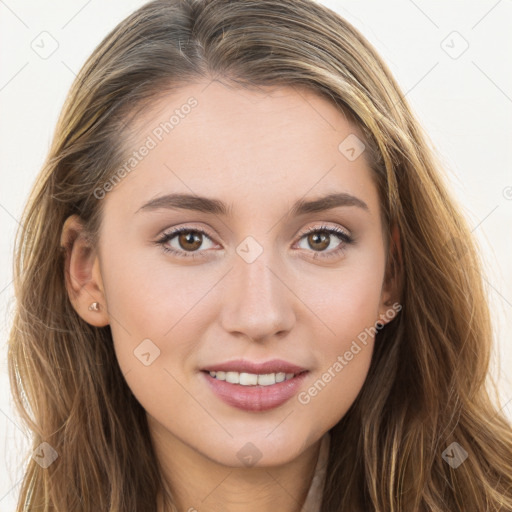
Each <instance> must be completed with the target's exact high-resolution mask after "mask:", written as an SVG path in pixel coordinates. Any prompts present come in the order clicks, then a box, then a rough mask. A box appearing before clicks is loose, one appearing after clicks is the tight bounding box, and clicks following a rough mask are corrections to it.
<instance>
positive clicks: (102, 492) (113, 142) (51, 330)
mask: <svg viewBox="0 0 512 512" xmlns="http://www.w3.org/2000/svg"><path fill="white" fill-rule="evenodd" d="M204 78H206V79H210V80H213V79H217V80H222V81H224V82H225V83H229V84H231V85H234V86H235V87H248V88H249V87H264V86H279V85H283V86H284V85H288V86H297V90H300V88H301V87H306V88H308V89H309V90H311V91H314V92H315V93H317V94H319V95H322V96H323V97H324V98H327V99H328V100H329V101H331V102H333V104H334V105H336V107H337V108H339V109H340V110H341V111H343V112H344V113H345V114H346V115H347V116H349V117H350V119H351V120H352V121H353V122H354V123H357V125H358V126H360V128H361V129H362V131H363V133H364V134H365V138H366V140H365V144H366V152H365V156H366V158H368V161H369V162H370V163H371V167H372V169H373V171H374V176H375V178H376V183H377V184H378V187H379V193H380V197H381V203H382V211H383V218H384V224H385V229H387V232H388V233H391V230H392V228H393V227H394V226H396V229H397V230H398V232H399V234H400V241H401V254H400V259H397V257H393V255H394V254H396V251H395V250H393V244H390V251H392V254H390V256H391V258H390V261H391V262H392V264H393V268H394V271H396V272H398V271H399V272H400V274H401V279H402V290H401V297H400V303H401V304H402V305H403V309H402V311H401V312H400V314H399V315H398V316H397V318H395V319H394V320H393V321H392V322H390V323H389V324H387V325H386V326H385V327H384V328H383V329H382V330H381V331H380V332H379V333H378V334H377V337H376V342H375V349H374V353H373V358H372V363H371V367H370V370H369V374H368V377H367V379H366V381H365V384H364V386H363V388H362V390H361V393H360V394H359V395H358V397H357V399H356V401H355V402H354V403H353V405H352V407H351V408H350V409H349V411H348V412H347V413H346V415H345V416H344V417H343V418H342V419H341V420H340V422H339V423H338V424H337V425H336V426H335V427H333V428H332V429H331V436H332V437H331V448H330V453H329V460H328V467H327V478H326V482H325V488H324V492H323V501H322V505H321V510H322V511H323V512H331V511H332V512H343V511H344V512H346V511H350V512H369V511H382V512H385V511H386V512H387V511H390V512H413V511H427V510H428V511H433V512H434V511H435V512H441V511H443V512H445V511H448V510H450V511H455V510H457V511H462V510H463V511H467V512H470V511H471V512H472V511H478V512H483V511H497V510H501V511H511V510H512V429H511V426H510V424H509V423H508V422H507V420H506V418H505V417H504V416H503V415H502V413H501V412H499V409H500V406H499V404H498V401H499V398H498V393H497V391H496V385H495V383H494V382H492V380H491V377H490V375H489V374H488V373H489V372H488V370H489V360H490V350H491V344H492V329H491V323H490V315H489V309H488V303H487V298H486V292H485V289H484V287H483V284H482V270H481V268H482V265H481V262H480V259H479V254H478V252H477V248H476V247H475V242H474V240H473V238H472V235H471V233H470V230H469V229H468V226H467V224H466V221H465V219H464V218H463V216H462V215H461V213H460V208H459V207H458V206H457V205H456V204H455V203H454V201H453V199H452V198H451V197H450V195H449V193H448V192H447V189H446V186H445V184H444V181H443V178H442V177H441V170H442V169H441V164H440V162H439V160H438V158H437V157H436V155H435V152H434V151H433V149H431V145H430V143H429V142H428V139H427V137H426V135H425V134H424V133H423V131H422V129H421V127H420V125H419V123H418V122H417V121H416V119H415V118H414V116H413V114H412V112H411V110H410V107H409V106H408V104H407V101H406V99H405V98H404V96H403V93H402V92H401V91H400V89H399V87H398V85H397V83H396V82H395V80H394V79H393V77H392V76H391V73H390V71H389V69H388V67H387V66H386V64H385V63H384V62H383V61H382V60H381V58H380V57H379V55H378V54H377V53H376V51H375V50H374V48H373V47H372V46H371V45H370V44H369V43H368V41H367V40H366V39H365V38H364V37H363V36H362V35H361V34H360V33H359V32H358V31H357V30H356V29H355V28H354V27H353V26H351V25H350V24H349V23H348V22H347V21H345V20H344V19H343V18H341V17H340V16H339V15H337V14H336V13H334V12H332V11H331V10H329V9H328V8H326V7H324V6H322V5H320V4H317V3H315V2H314V1H310V0H279V1H277V0H258V1H253V0H231V1H229V0H197V1H194V0H156V1H153V2H150V3H148V4H146V5H144V6H143V7H141V8H140V9H138V10H137V11H136V12H134V13H133V14H132V15H130V16H129V17H128V18H126V19H125V20H124V21H122V22H121V23H120V24H119V25H118V26H117V27H116V28H114V29H113V30H112V31H111V32H110V34H108V35H107V36H106V38H105V39H104V40H103V41H102V42H101V44H100V45H99V46H98V47H97V48H96V49H95V50H94V52H93V54H92V55H91V57H90V58H89V59H88V60H87V62H86V63H85V65H84V66H83V68H82V69H81V71H80V73H79V74H78V76H77V77H76V80H75V82H74V83H73V85H72V87H71V90H70V92H69V95H68V97H67V99H66V103H65V105H64V107H63V110H62V113H61V116H60V118H59V121H58V124H57V127H56V130H55V134H54V137H53V142H52V145H51V148H50V151H49V155H48V157H47V160H46V162H45V164H44V167H43V169H42V170H41V172H40V174H39V176H38V178H37V181H36V184H35V186H34V189H33V191H32V193H31V196H30V198H29V202H28V204H27V206H26V208H25V211H24V216H23V219H22V224H21V228H20V229H19V231H18V233H17V237H16V247H15V269H14V278H15V280H14V284H15V294H16V300H17V301H16V310H15V318H14V325H13V327H12V331H11V333H10V339H9V372H10V379H11V386H12V391H13V395H14V398H15V402H16V406H17V408H18V410H19V412H20V414H21V416H22V418H23V420H24V421H25V423H26V425H27V426H28V427H29V428H30V429H31V431H32V432H33V448H34V449H36V448H37V447H38V446H39V445H40V444H41V443H42V442H47V443H48V444H49V445H50V446H51V447H52V448H53V449H54V450H55V452H56V453H57V454H58V458H57V460H55V462H53V463H52V464H51V465H49V466H48V467H46V468H43V467H41V465H40V464H38V463H37V462H36V461H35V460H34V459H32V458H29V457H27V469H26V472H25V476H24V480H23V483H22V487H21V493H20V498H19V504H18V509H17V510H18V512H21V511H22V510H41V511H43V510H44V511H50V510H52V511H53V510H55V511H62V512H64V511H66V512H68V511H73V512H75V511H84V512H85V511H87V512H92V511H94V512H97V511H99V510H101V511H110V512H118V511H130V512H131V511H133V512H135V511H138V512H140V511H142V510H143V511H151V510H155V507H156V495H157V493H158V492H159V491H160V490H161V489H162V486H163V485H164V484H163V482H162V480H161V477H160V471H159V468H158V466H157V462H156V458H155V454H154V451H153V449H152V444H151V442H150V436H149V431H148V426H147V423H146V416H145V411H144V409H143V408H142V406H141V405H140V404H139V403H138V401H137V400H136V399H135V397H134V396H133V394H132V393H131V391H130V389H129V388H128V386H127V384H126V382H125V380H124V378H123V375H122V373H121V371H120V369H119V366H118V364H117V361H116V357H115V353H114V350H113V345H112V337H111V331H110V328H109V327H108V326H107V327H102V328H97V327H93V326H91V325H89V324H88V323H86V322H85V321H83V320H82V319H81V318H80V317H79V316H78V314H77V313H76V311H75V310H74V309H73V307H72V305H71V303H70V301H69V298H68V295H67V292H66V288H65V276H64V270H63V268H64V255H65V251H66V248H61V247H60V233H61V230H62V226H63V224H64V221H65V220H66V218H67V217H68V216H70V215H72V214H78V215H80V217H81V219H82V220H83V222H84V224H85V226H86V228H87V230H88V232H89V233H90V234H91V240H92V241H94V240H95V235H96V234H97V232H98V227H99V225H100V222H101V206H102V201H100V200H99V199H98V198H97V197H96V195H95V194H94V191H95V190H96V189H97V188H98V187H101V186H103V184H104V183H106V182H107V181H108V180H109V179H110V178H111V177H112V176H113V175H114V173H115V172H116V170H117V169H118V168H119V166H120V165H121V163H122V162H123V160H124V151H125V149H126V141H127V140H128V139H129V136H130V129H129V123H130V120H132V119H134V118H135V116H136V115H137V114H138V113H139V112H140V111H141V109H142V108H143V107H145V106H147V105H149V104H150V103H151V102H152V101H154V100H155V99H156V98H158V97H159V96H161V95H162V94H164V93H168V92H170V91H172V90H175V89H177V88H179V87H183V86H185V85H186V84H187V83H192V82H193V81H196V80H198V79H204ZM390 240H391V238H390ZM491 385H492V389H493V393H494V394H495V395H496V396H493V397H492V400H491V396H490V394H489V391H490V389H491ZM453 443H457V444H453ZM461 449H463V450H464V451H465V453H467V458H466V459H465V460H464V461H463V462H462V463H461V464H460V465H458V467H455V465H454V464H449V463H448V462H449V457H455V455H457V457H458V458H459V459H460V454H462V453H464V452H462V451H461ZM446 450H448V451H446ZM450 450H451V451H450ZM454 450H455V451H454ZM447 454H448V456H447ZM461 460H462V459H461ZM459 462H460V461H459ZM169 507H170V508H171V509H172V510H175V507H174V506H173V505H172V504H169ZM500 507H501V508H500Z"/></svg>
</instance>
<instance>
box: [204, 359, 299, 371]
mask: <svg viewBox="0 0 512 512" xmlns="http://www.w3.org/2000/svg"><path fill="white" fill-rule="evenodd" d="M202 371H205V372H217V371H226V372H238V373H258V374H266V373H280V372H282V373H294V374H297V373H302V372H305V371H307V370H306V369H305V368H302V367H300V366H297V365H295V364H292V363H288V362H287V361H283V360H282V359H272V360H270V361H265V362H264V363H254V362H252V361H247V360H245V359H235V360H232V361H226V362H224V363H218V364H212V365H209V366H207V367H205V368H202Z"/></svg>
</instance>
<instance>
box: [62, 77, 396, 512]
mask: <svg viewBox="0 0 512 512" xmlns="http://www.w3.org/2000/svg"><path fill="white" fill-rule="evenodd" d="M190 96H193V97H194V98H196V99H197V101H198V105H197V106H196V107H195V108H194V109H192V110H191V112H190V114H188V115H187V116H185V117H184V119H181V120H180V122H179V124H178V125H177V126H175V127H174V129H173V131H172V132H170V133H169V134H167V135H166V136H165V137H164V138H163V140H162V141H161V142H159V144H158V145H157V146H156V147H155V148H154V149H151V151H150V152H149V154H148V155H147V156H146V157H145V158H144V159H143V160H142V161H141V162H140V163H139V164H138V165H137V166H136V168H135V169H134V170H133V171H132V172H130V173H129V174H127V175H126V177H124V178H123V180H122V181H121V182H120V183H119V184H117V185H116V186H115V188H114V189H113V190H112V191H110V192H109V193H108V194H107V195H106V197H105V198H104V199H102V201H104V203H103V207H104V216H103V220H102V225H101V229H100V238H99V245H98V247H97V248H93V250H91V251H89V252H87V251H84V250H82V249H83V247H84V245H86V241H85V239H83V238H82V237H78V238H76V240H75V243H74V244H73V248H72V251H71V254H70V258H69V259H68V261H67V264H66V265H67V269H68V271H69V276H70V278H69V281H68V291H69V295H70V299H71V301H72V303H73V305H74V307H75V309H76V311H77V312H78V314H80V316H81V317H82V318H83V319H84V320H86V321H87V322H89V323H90V324H92V325H96V326H103V325H107V324H110V326H111V330H112V335H113V341H114V347H115V351H116V355H117V358H118V361H119V365H120V367H121V369H122V371H123V374H124V375H125V378H126V382H127V384H128V386H129V387H130V388H131V389H132V391H133V393H134V394H135V396H136V397H137V399H138V400H139V402H140V403H141V404H142V406H143V407H144V409H145V410H146V412H147V417H148V422H149V426H150V431H151V435H152V439H153V442H154V445H155V451H156V454H157V457H158V460H159V461H160V462H161V464H162V468H163V472H164V475H165V478H166V481H167V482H168V484H169V487H170V488H171V489H172V491H173V493H174V496H175V499H176V500H177V505H178V509H179V510H189V509H191V508H192V507H193V508H195V509H197V510H201V511H220V510H222V511H223V512H230V511H235V510H237V511H239V510H240V509H241V507H243V510H244V511H248V512H250V511H261V510H265V509H268V508H269V507H270V504H272V508H273V509H276V510H281V511H283V512H298V511H299V510H300V509H301V506H302V504H303V502H304V500H305V498H306V494H307V491H308V489H309V485H310V483H311V478H312V476H313V470H314V467H315V464H316V461H317V457H318V453H319V447H320V441H321V438H322V436H323V435H324V434H325V433H326V432H327V431H328V430H329V429H330V428H331V427H333V426H334V425H335V424H336V423H337V422H338V421H339V420H340V419H341V418H342V417H343V416H344V414H345V413H346V411H347V410H348V409H349V407H350V406H351V404H352V403H353V402H354V400H355V398H356V397H357V395H358V393H359V391H360V390H361V387H362V385H363V383H364V381H365V379H366V376H367V372H368V368H369V365H370V360H371V354H372V349H373V339H372V338H371V336H370V337H369V338H368V343H367V345H366V346H363V345H361V344H360V345H361V347H362V350H361V351H360V352H359V353H358V354H357V355H355V356H354V358H353V359H352V360H351V361H350V362H349V364H347V365H346V366H345V367H344V368H343V370H342V371H340V372H338V373H336V377H334V378H332V379H331V381H330V382H329V383H328V384H327V385H326V386H325V387H324V388H323V389H322V390H321V392H319V393H318V394H317V395H316V396H314V397H313V398H312V399H311V400H310V402H309V403H307V404H301V403H300V402H299V401H298V399H297V397H293V398H292V399H290V400H288V401H287V402H286V403H285V404H283V405H281V406H279V407H277V408H274V409H271V410H269V411H264V412H246V411H242V410H239V409H237V408H234V407H232V406H230V405H227V404H225V403H224V402H222V401H221V400H220V399H219V398H217V396H216V395H215V394H213V392H212V391H211V390H210V389H209V386H207V385H206V384H205V382H204V375H202V374H201V372H200V369H201V368H202V367H204V366H206V365H208V364H212V363H219V362H223V361H227V360H231V359H236V358H239V357H243V358H245V359H249V360H252V361H257V362H261V361H266V360H269V359H273V358H280V359H284V360H286V361H289V362H292V363H294V364H298V365H300V366H302V367H304V368H306V369H308V370H309V373H308V375H307V377H306V379H305V381H304V382H303V385H302V387H301V388H300V391H307V390H308V388H310V387H311V386H312V384H313V383H314V382H315V381H317V380H318V379H320V378H321V376H322V374H323V373H324V372H325V371H327V369H328V368H329V367H332V366H333V364H334V363H335V361H336V360H337V358H338V356H339V355H341V356H343V354H345V352H346V351H347V350H349V348H350V346H351V344H352V342H353V341H354V340H355V339H356V338H357V336H358V335H359V334H360V333H361V332H363V331H364V330H365V328H369V327H372V326H374V325H375V323H376V322H377V321H379V320H380V321H381V323H386V321H387V320H386V319H385V315H386V312H388V311H389V310H390V306H389V301H392V300H393V299H394V295H393V294H394V286H395V283H393V282H390V281H388V280H385V275H386V272H385V270H386V268H385V267H386V250H387V242H386V236H387V234H385V233H383V231H382V224H381V217H380V206H379V197H378V193H377V188H376V186H375V184H374V182H373V179H372V171H371V170H370V168H369V167H368V165H367V162H366V161H365V154H364V152H363V154H362V155H361V156H360V157H359V158H356V159H355V160H353V161H350V160H349V159H347V158H346V157H345V155H344V154H342V153H341V152H340V151H339V150H338V145H339V144H340V142H341V141H343V140H344V139H345V137H347V136H348V135H349V134H356V135H357V136H358V137H359V138H360V139H363V136H362V134H361V133H360V132H359V130H358V129H357V127H355V126H354V125H352V124H350V123H349V122H348V121H347V119H346V118H345V117H344V115H343V114H342V113H341V112H340V111H339V110H338V109H336V108H335V107H334V106H333V105H331V103H329V102H328V101H327V100H325V99H323V98H321V97H320V96H316V95H314V94H312V93H311V92H307V91H305V90H302V91H301V90H299V89H297V88H292V87H279V88H273V89H265V90H264V91H263V92H262V91H252V90H251V91H249V90H246V89H241V88H228V87H226V86H225V85H222V84H221V83H219V82H215V81H214V82H206V81H205V82H199V83H196V84H194V85H188V86H186V87H184V88H183V89H182V90H181V91H180V92H179V93H177V92H173V94H172V95H168V96H166V97H164V98H161V99H160V100H159V101H158V103H157V104H154V105H153V107H154V108H150V109H147V110H146V111H144V114H143V117H141V118H139V119H138V121H137V125H136V128H137V129H136V132H135V133H136V136H134V137H132V139H131V141H132V143H133V145H132V146H130V147H131V151H133V150H134V149H137V148H139V147H140V145H141V143H142V142H143V141H144V140H145V139H146V138H147V136H148V135H150V134H151V130H152V129H153V128H154V127H156V126H158V124H159V123H160V122H161V121H163V120H168V119H169V117H170V116H171V115H172V113H173V112H174V111H175V109H177V108H179V107H180V106H181V105H183V104H185V103H186V101H187V99H188V98H189V97H190ZM171 192H173V193H175V192H182V193H192V194H194V195H199V196H207V197H210V198H216V199H220V200H222V201H224V202H226V203H228V204H231V205H232V210H231V211H232V214H231V216H222V215H213V214H210V213H202V212H193V211H187V210H178V209H174V210H173V209H166V208H161V209H157V210H147V211H146V210H140V211H138V210H139V209H140V208H141V206H142V205H143V204H144V203H146V202H147V201H149V200H151V199H154V198H155V197H157V196H160V195H163V194H166V193H171ZM331 192H345V193H348V194H351V195H353V196H356V197H357V198H359V199H360V200H361V201H364V203H366V205H367V210H366V209H363V208H360V207H357V206H342V207H337V208H334V209H331V210H326V211H321V212H317V213H308V214H305V215H302V216H299V217H297V216H295V217H290V216H289V211H290V209H291V206H292V205H293V203H294V202H295V201H296V200H298V199H301V198H304V199H316V198H318V197H321V196H324V195H326V194H328V193H331ZM324 225H325V226H327V227H329V228H330V227H338V228H341V229H342V230H345V231H348V232H349V233H350V234H351V235H352V236H353V238H354V243H352V244H345V243H344V242H343V240H341V239H340V238H338V237H337V236H336V235H329V233H325V231H321V228H322V226H324ZM173 227H189V229H191V230H193V229H194V228H202V229H204V230H205V231H206V232H207V233H208V235H207V236H204V235H201V234H200V233H199V234H197V236H198V237H199V242H201V241H202V243H199V242H198V248H196V249H192V251H195V252H196V253H199V252H202V253H203V254H204V256H205V257H204V258H197V259H195V260H192V259H191V258H183V257H182V258H180V257H178V256H175V255H171V254H167V253H165V252H164V251H163V250H162V247H161V246H159V245H157V244H155V243H154V242H155V240H157V239H158V238H159V237H160V236H161V235H162V233H163V232H164V231H169V230H170V228H173ZM310 227H311V228H313V227H314V228H318V229H319V230H320V232H319V233H317V234H318V235H321V234H322V233H323V234H324V236H326V237H327V242H326V244H325V247H324V248H322V247H321V244H320V243H319V242H318V241H316V245H315V239H314V237H312V236H310V237H309V238H308V236H301V233H302V232H303V231H304V230H305V229H307V228H310ZM80 230H81V225H80V223H79V219H78V218H76V217H75V216H73V217H70V218H69V219H68V220H67V221H66V224H65V226H64V228H63V232H62V238H63V240H64V239H72V238H73V237H74V236H75V235H76V234H79V233H80ZM193 234H194V233H192V235H193ZM247 236H251V237H253V238H254V239H255V240H256V241H257V243H258V244H259V246H261V248H262V249H263V252H262V253H261V254H260V255H259V256H258V257H257V258H256V259H255V261H253V262H252V263H247V262H246V261H245V260H244V259H243V258H242V257H240V256H239V255H238V253H237V252H236V249H237V247H238V245H239V244H240V243H241V242H242V241H243V240H244V239H245V238H246V237H247ZM182 238H183V237H182ZM329 240H330V243H329ZM179 241H180V239H179V236H175V237H174V239H173V240H172V241H168V242H167V245H168V246H171V247H172V248H174V249H176V250H181V251H182V252H187V248H188V251H189V252H190V251H191V249H190V247H191V246H192V247H193V246H194V244H193V243H191V242H188V245H187V242H186V240H182V245H180V243H179ZM183 244H184V245H183ZM342 246H344V248H343V251H342V252H341V253H340V254H338V255H336V256H333V257H331V258H328V257H326V256H322V255H323V254H324V255H325V254H327V253H329V252H330V253H331V254H333V251H334V250H336V249H337V248H339V247H342ZM314 256H316V259H313V257H314ZM94 301H98V302H99V303H100V310H99V311H89V309H88V307H89V305H90V304H91V303H92V302H94ZM386 301H387V302H388V304H387V305H386V304H385V303H386ZM147 338H149V339H150V340H151V341H152V343H154V344H155V345H156V346H157V347H158V348H159V350H160V355H159V356H158V357H157V358H156V359H154V361H153V362H152V363H151V364H150V365H148V366H146V365H144V364H142V363H141V361H140V360H139V359H137V358H136V357H135V356H134V350H135V349H136V348H137V347H138V346H139V344H140V343H141V341H142V340H144V339H147ZM248 442H251V443H253V444H254V445H255V446H256V447H257V448H258V450H259V452H260V453H261V458H260V459H259V460H258V462H257V463H256V464H254V465H253V466H251V467H247V466H245V465H244V463H243V462H242V461H241V460H240V459H239V458H238V457H237V453H238V452H239V450H240V449H241V448H242V447H243V446H244V445H245V444H246V443H248ZM158 499H159V503H160V499H161V496H159V497H158ZM159 510H163V509H159Z"/></svg>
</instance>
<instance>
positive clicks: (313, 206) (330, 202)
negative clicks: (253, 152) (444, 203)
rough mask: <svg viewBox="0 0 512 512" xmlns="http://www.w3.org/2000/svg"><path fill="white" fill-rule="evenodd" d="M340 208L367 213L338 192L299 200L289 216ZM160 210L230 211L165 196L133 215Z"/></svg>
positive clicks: (215, 203)
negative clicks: (354, 208) (356, 208)
mask: <svg viewBox="0 0 512 512" xmlns="http://www.w3.org/2000/svg"><path fill="white" fill-rule="evenodd" d="M340 206H356V207H358V208H361V209H363V210H365V211H369V208H368V205H367V204H366V203H365V202H364V201H362V200H361V199H359V198H357V197H355V196H353V195H350V194H347V193H345V192H339V193H333V194H328V195H326V196H324V197H320V198H318V199H313V200H304V199H299V200H298V201H296V202H295V203H294V205H293V206H292V208H291V210H290V213H289V215H290V216H299V215H304V214H307V213H316V212H322V211H325V210H331V209H333V208H337V207H340ZM162 208H165V209H180V210H192V211H197V212H202V213H209V214H212V215H224V216H229V215H230V214H231V211H232V208H231V205H227V204H226V203H224V202H222V201H220V200H218V199H211V198H208V197H201V196H195V195H190V194H166V195H164V196H160V197H157V198H155V199H151V201H148V202H147V203H145V204H143V205H142V206H141V207H140V208H139V209H138V210H137V211H136V212H135V213H138V212H139V211H153V210H159V209H162Z"/></svg>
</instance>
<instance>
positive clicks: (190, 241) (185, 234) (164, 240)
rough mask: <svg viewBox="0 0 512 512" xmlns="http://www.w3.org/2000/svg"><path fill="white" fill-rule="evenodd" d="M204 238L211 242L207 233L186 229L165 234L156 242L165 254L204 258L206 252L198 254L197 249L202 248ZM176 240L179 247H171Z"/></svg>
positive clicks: (195, 229) (200, 230) (197, 229)
mask: <svg viewBox="0 0 512 512" xmlns="http://www.w3.org/2000/svg"><path fill="white" fill-rule="evenodd" d="M204 237H206V238H207V239H208V240H211V238H210V237H209V236H208V234H207V233H206V231H204V230H202V229H199V228H193V229H192V228H188V227H184V228H179V229H175V230H173V231H170V232H167V233H164V234H163V235H162V236H161V237H160V238H159V239H158V240H157V241H156V244H157V245H160V246H161V247H162V249H163V250H164V252H166V253H171V254H173V255H175V256H177V257H178V258H202V257H204V254H203V253H204V251H199V252H198V251H197V249H198V248H199V247H201V244H202V243H203V239H204ZM174 238H176V242H177V245H178V247H176V246H175V247H172V246H169V242H171V241H174V240H173V239H174Z"/></svg>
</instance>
